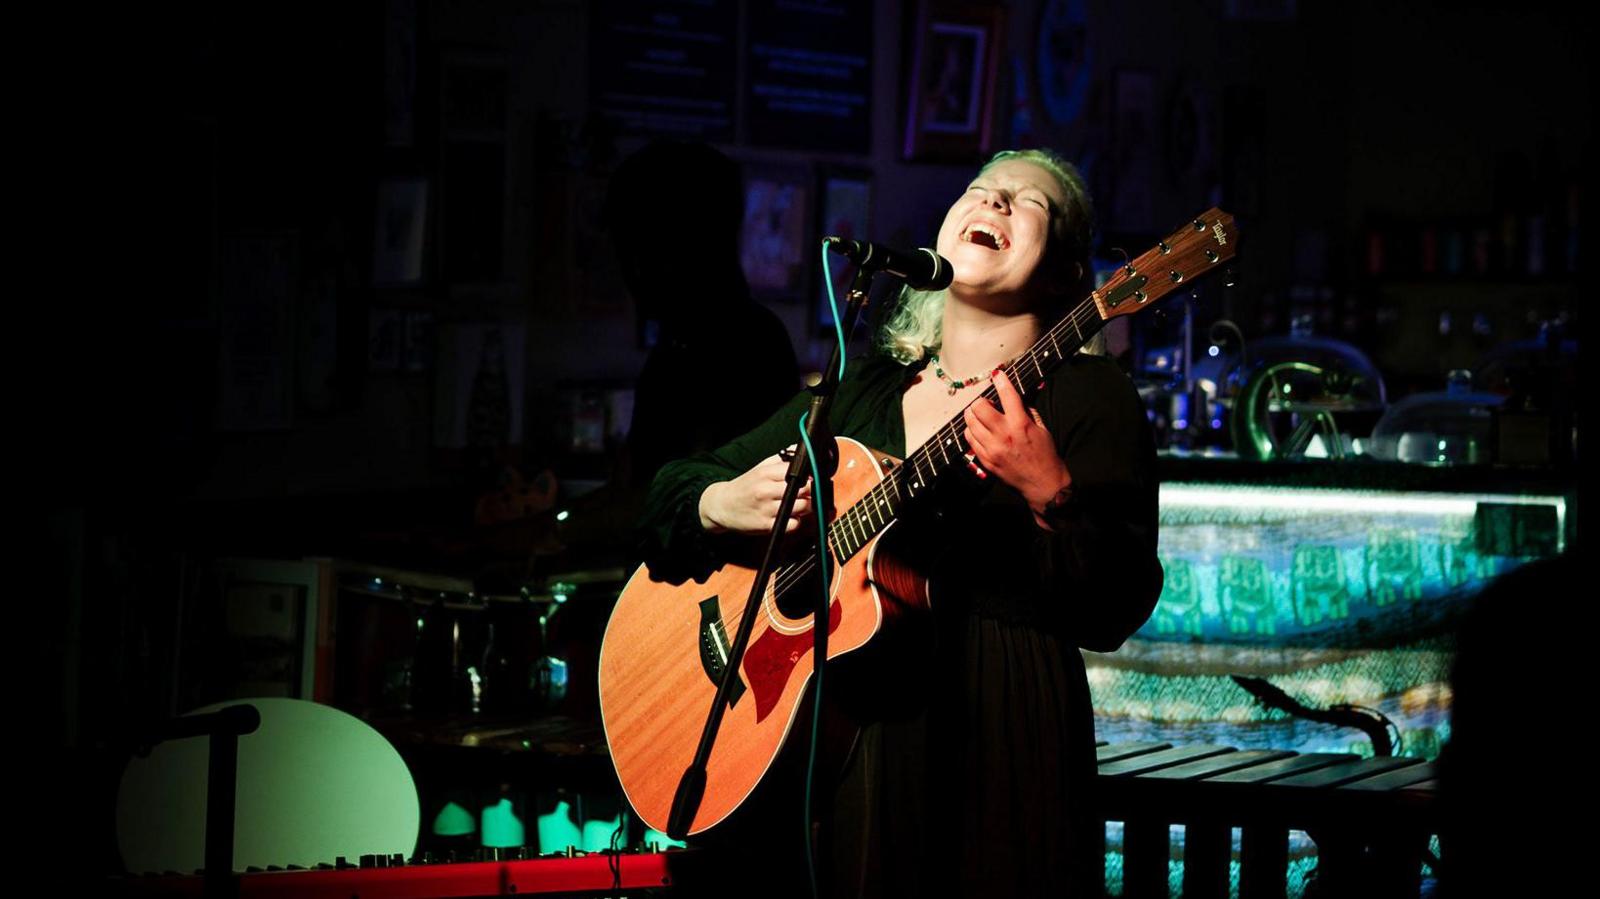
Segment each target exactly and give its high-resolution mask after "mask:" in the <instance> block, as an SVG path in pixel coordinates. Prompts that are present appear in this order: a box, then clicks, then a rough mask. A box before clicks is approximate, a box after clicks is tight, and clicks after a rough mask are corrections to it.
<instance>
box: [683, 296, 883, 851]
mask: <svg viewBox="0 0 1600 899" xmlns="http://www.w3.org/2000/svg"><path fill="white" fill-rule="evenodd" d="M871 281H872V272H871V271H869V270H868V269H865V268H863V267H861V266H859V265H858V266H857V267H856V272H855V277H854V279H853V280H852V281H851V282H850V293H849V294H848V295H847V299H848V302H847V305H846V307H845V317H844V327H845V344H846V345H848V344H849V342H850V337H851V336H852V335H853V334H854V333H855V327H856V319H857V318H859V317H860V314H861V310H862V308H863V307H865V306H866V303H867V288H868V287H869V286H870V284H871ZM842 353H843V349H842V347H840V345H839V344H837V343H835V344H834V348H833V353H832V357H831V358H830V359H829V360H828V365H827V367H825V368H824V369H823V370H822V381H821V383H819V384H817V385H816V386H815V387H812V388H811V394H812V396H811V409H810V411H809V412H808V413H807V415H806V435H807V438H808V439H809V440H810V442H811V446H812V447H814V448H816V450H817V454H818V458H817V469H818V471H819V473H820V482H819V483H817V484H814V485H813V486H812V497H813V499H814V504H813V508H814V509H815V510H816V512H815V514H817V515H826V514H827V511H828V509H829V508H830V507H831V502H830V497H829V489H830V487H831V480H832V477H833V472H834V469H835V468H836V467H837V465H838V462H839V454H838V449H837V447H836V446H835V444H834V440H833V434H832V431H831V430H830V428H829V426H828V413H829V409H830V408H831V407H832V405H833V396H834V393H835V391H836V390H837V389H838V387H839V379H840V374H839V368H840V365H841V364H842V362H843V355H842ZM810 474H811V472H810V461H809V459H808V453H807V452H806V444H805V443H804V442H801V443H800V445H799V446H798V447H797V448H796V450H795V454H794V458H793V459H791V460H790V461H789V471H788V473H787V474H785V475H784V481H785V487H784V491H783V498H782V499H781V500H780V501H779V502H778V517H777V518H776V519H775V520H774V521H773V523H772V531H771V532H770V533H769V534H768V535H767V547H766V551H765V552H764V553H763V554H762V557H761V567H760V568H758V569H757V570H756V579H755V583H754V584H752V585H751V587H750V596H749V598H748V599H746V600H745V605H744V614H743V615H742V616H741V617H740V618H739V630H738V632H737V633H736V634H734V637H733V643H732V645H730V646H729V647H728V662H727V665H726V666H724V669H723V675H722V682H721V683H719V684H718V685H717V695H716V698H715V699H714V700H712V703H711V711H710V712H709V713H708V714H707V715H706V724H705V729H704V730H702V731H701V732H700V744H699V746H697V747H696V749H695V753H694V760H693V761H691V762H690V763H689V767H688V768H686V769H685V770H684V772H683V777H682V778H681V779H680V780H679V781H678V790H677V792H676V793H674V794H673V797H672V811H671V812H670V813H669V814H668V815H667V836H670V837H672V838H673V839H675V840H681V839H684V838H685V837H687V836H688V834H689V827H690V825H691V824H693V823H694V816H695V813H696V812H698V811H699V809H700V801H701V799H703V798H704V797H705V792H706V763H707V761H708V760H709V759H710V758H711V748H712V746H713V745H714V744H715V743H716V739H717V731H718V729H719V728H720V727H721V725H722V715H723V712H724V711H726V709H727V708H728V696H729V693H730V692H731V689H732V687H733V685H734V684H735V683H737V682H738V681H737V679H738V677H739V666H740V663H741V662H742V661H743V660H744V651H745V647H746V645H748V644H749V642H750V632H751V631H752V630H754V628H755V623H756V612H757V610H759V609H760V607H761V604H762V600H763V599H764V598H765V596H766V593H767V582H768V581H769V580H770V579H771V577H772V572H773V569H774V568H775V567H777V562H778V550H779V547H780V546H781V544H782V542H783V536H784V527H785V525H786V524H787V522H788V521H789V513H790V512H792V511H793V510H794V501H795V497H796V496H797V495H798V494H799V492H800V487H801V485H803V484H804V483H805V481H806V478H808V477H810ZM818 551H819V552H827V551H828V547H827V546H822V547H819V548H818ZM829 586H830V585H827V584H824V585H823V587H824V589H823V591H822V592H821V594H820V595H819V596H818V597H817V603H816V611H815V613H814V614H813V617H812V619H811V622H812V628H811V631H812V634H813V646H814V649H813V654H812V658H811V663H812V672H813V676H814V677H820V676H821V673H822V670H821V669H822V664H823V663H824V662H825V661H827V658H828V620H829V617H830V616H829V605H830V599H831V590H829V589H828V587H829ZM818 622H821V625H822V626H820V627H818V626H817V624H818ZM818 842H819V845H820V840H819V841H818ZM817 856H818V857H819V858H826V857H827V856H826V854H825V853H824V852H822V851H821V850H820V849H819V851H818V853H817Z"/></svg>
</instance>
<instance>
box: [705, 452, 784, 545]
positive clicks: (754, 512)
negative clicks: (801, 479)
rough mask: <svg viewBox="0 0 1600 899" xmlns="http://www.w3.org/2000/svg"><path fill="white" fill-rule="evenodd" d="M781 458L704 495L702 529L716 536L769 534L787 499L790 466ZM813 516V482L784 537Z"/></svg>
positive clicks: (721, 483) (772, 458)
mask: <svg viewBox="0 0 1600 899" xmlns="http://www.w3.org/2000/svg"><path fill="white" fill-rule="evenodd" d="M785 455H787V454H779V455H774V456H768V457H767V458H765V459H763V460H761V461H760V462H757V463H756V464H755V466H754V467H753V468H751V469H750V470H749V471H747V472H745V473H744V474H742V475H739V476H738V477H736V478H734V479H733V480H731V481H718V482H716V483H715V484H712V485H711V486H709V487H707V488H706V489H705V490H704V491H702V492H701V494H700V526H701V527H703V528H705V529H706V531H708V532H710V533H713V534H729V533H733V534H766V533H770V532H771V531H772V523H773V521H774V520H776V519H777V517H778V504H779V503H780V501H782V499H783V489H784V480H783V477H784V475H785V474H787V473H788V471H789V462H788V460H787V459H786V458H784V456H785ZM810 515H811V479H810V478H807V479H806V482H805V484H803V485H801V487H800V493H799V494H798V495H797V496H796V497H795V501H794V508H793V509H791V510H790V514H789V520H788V521H787V522H785V523H784V533H788V534H792V533H794V532H795V531H797V530H799V529H800V525H801V523H802V522H803V521H805V520H806V519H807V518H809V517H810Z"/></svg>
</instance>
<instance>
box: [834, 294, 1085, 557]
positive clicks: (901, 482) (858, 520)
mask: <svg viewBox="0 0 1600 899" xmlns="http://www.w3.org/2000/svg"><path fill="white" fill-rule="evenodd" d="M1104 325H1105V319H1103V318H1101V317H1100V312H1099V307H1098V306H1097V305H1096V297H1095V295H1093V294H1091V295H1090V297H1089V299H1086V300H1084V301H1083V302H1082V303H1080V304H1079V305H1078V307H1077V308H1075V309H1074V310H1072V312H1071V314H1069V315H1068V316H1067V317H1065V318H1063V319H1062V320H1061V321H1059V322H1057V323H1056V325H1055V327H1053V328H1051V329H1050V330H1049V331H1046V332H1045V334H1044V336H1043V337H1041V338H1039V340H1038V341H1036V342H1035V343H1034V344H1033V346H1032V347H1030V348H1029V349H1028V351H1027V352H1025V353H1023V354H1022V355H1020V356H1018V357H1017V358H1015V359H1013V360H1011V361H1010V362H1008V363H1006V364H1005V365H1002V366H1001V367H1000V368H1001V370H1002V371H1004V372H1005V373H1006V377H1008V378H1010V379H1011V383H1013V384H1015V385H1017V390H1018V392H1020V393H1021V394H1022V395H1023V398H1024V399H1027V398H1031V397H1032V396H1033V395H1034V394H1035V393H1037V392H1038V390H1039V388H1040V387H1042V386H1044V379H1045V377H1046V376H1047V375H1049V373H1050V372H1051V371H1052V370H1054V369H1055V368H1056V366H1058V365H1060V364H1061V361H1062V360H1063V359H1066V358H1067V357H1069V356H1071V355H1072V354H1073V353H1076V352H1077V351H1078V350H1079V349H1080V348H1082V346H1083V345H1084V344H1085V343H1087V342H1088V340H1089V338H1091V337H1093V336H1094V335H1095V334H1096V333H1097V332H1098V331H1099V330H1100V328H1101V327H1103V326H1104ZM972 402H974V403H976V402H988V403H994V404H996V405H998V404H999V394H997V393H996V392H995V388H994V385H993V384H992V383H991V384H990V385H988V386H987V387H985V388H984V390H983V392H982V393H980V394H978V395H977V396H976V397H974V398H973V400H972ZM968 405H971V403H969V404H968ZM967 450H968V447H967V423H966V417H965V415H957V416H956V417H954V418H952V419H950V420H949V421H947V422H945V423H944V426H943V427H941V428H939V430H937V431H935V432H934V433H933V436H931V437H929V438H928V439H927V440H926V441H925V442H924V443H923V444H922V446H920V447H918V448H917V449H916V450H915V451H913V452H911V453H909V454H908V455H907V456H906V459H905V461H904V462H903V463H902V464H901V465H900V466H899V467H897V468H895V469H894V470H893V471H890V472H889V473H888V474H887V475H885V476H884V479H883V480H882V481H880V482H878V485H877V486H876V487H873V488H872V489H871V490H870V491H868V492H867V494H866V495H865V496H863V497H862V498H861V499H860V500H859V501H858V502H857V503H856V504H855V505H853V506H851V507H850V508H849V509H847V510H846V511H845V512H844V513H843V514H842V515H840V516H839V517H838V518H837V519H835V520H834V522H833V524H832V525H831V526H829V528H828V544H829V546H830V547H831V548H832V549H833V553H834V558H836V559H848V558H850V557H851V556H853V555H855V554H856V553H857V552H860V551H861V549H862V547H865V546H866V545H867V544H868V543H869V542H871V540H872V538H873V537H874V536H876V535H877V534H878V533H879V532H881V531H882V530H883V529H884V528H886V527H888V526H889V523H890V522H892V521H894V520H895V518H897V517H898V516H899V515H900V513H901V512H902V510H904V508H905V507H906V505H907V504H908V503H910V502H911V501H912V500H914V499H916V498H917V497H918V496H921V495H922V494H923V493H924V492H925V491H927V490H928V489H929V488H931V487H932V486H933V484H934V482H935V481H937V480H938V479H939V477H940V475H942V474H944V473H945V472H946V471H949V470H950V469H952V468H954V467H956V466H957V465H964V464H966V461H967V460H966V453H967Z"/></svg>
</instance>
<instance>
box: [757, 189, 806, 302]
mask: <svg viewBox="0 0 1600 899" xmlns="http://www.w3.org/2000/svg"><path fill="white" fill-rule="evenodd" d="M813 244H814V241H813V240H812V235H811V187H810V175H809V173H808V172H807V171H806V169H804V168H801V167H790V166H783V167H767V166H748V167H747V168H746V175H745V181H744V224H743V226H742V227H741V229H740V243H739V261H740V264H741V265H742V266H743V268H744V275H745V278H746V279H748V280H749V282H750V292H751V293H752V294H753V295H754V296H756V297H757V298H760V299H768V300H780V301H785V302H798V301H800V299H801V298H802V297H804V296H805V284H806V271H807V268H808V266H809V265H810V264H811V260H812V259H813V258H814V254H813V253H812V247H813Z"/></svg>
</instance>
